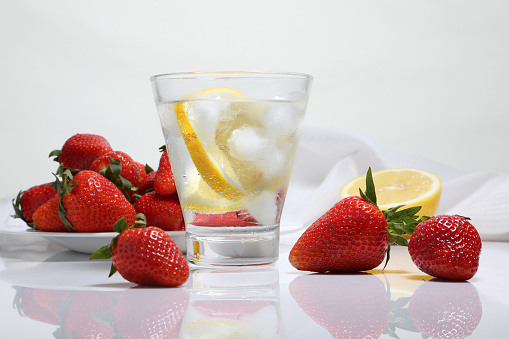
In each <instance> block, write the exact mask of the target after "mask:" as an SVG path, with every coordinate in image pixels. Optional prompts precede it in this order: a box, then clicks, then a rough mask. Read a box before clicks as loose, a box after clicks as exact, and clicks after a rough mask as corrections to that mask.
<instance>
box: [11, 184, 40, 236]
mask: <svg viewBox="0 0 509 339" xmlns="http://www.w3.org/2000/svg"><path fill="white" fill-rule="evenodd" d="M23 193H25V191H19V193H18V195H17V196H16V198H15V199H12V207H13V208H14V214H13V215H11V217H13V218H15V219H16V218H19V219H21V220H23V221H24V222H26V223H27V225H28V226H30V227H31V228H34V224H33V223H31V222H27V221H26V219H25V216H24V215H23V211H22V210H21V196H22V195H23Z"/></svg>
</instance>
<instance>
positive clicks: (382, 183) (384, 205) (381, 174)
mask: <svg viewBox="0 0 509 339" xmlns="http://www.w3.org/2000/svg"><path fill="white" fill-rule="evenodd" d="M372 174H373V181H374V183H375V190H376V196H377V205H378V207H379V208H380V209H382V210H385V209H388V208H391V207H395V206H398V205H405V206H406V207H412V206H421V207H422V208H421V210H420V211H419V212H418V214H419V215H421V216H423V215H425V216H430V217H431V216H433V215H435V213H436V211H437V209H438V205H439V203H440V195H441V191H442V184H441V180H440V178H439V177H438V176H436V175H435V174H433V173H430V172H428V171H423V170H420V169H414V168H391V169H385V170H381V171H375V172H373V173H372ZM359 188H360V189H361V190H362V191H364V190H365V189H366V176H365V175H363V176H360V177H357V178H354V179H352V180H350V181H349V182H347V183H346V184H345V185H343V187H342V188H341V189H340V191H339V198H340V199H343V198H345V197H347V196H351V195H359Z"/></svg>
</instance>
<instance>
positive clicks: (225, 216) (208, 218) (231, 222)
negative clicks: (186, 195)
mask: <svg viewBox="0 0 509 339" xmlns="http://www.w3.org/2000/svg"><path fill="white" fill-rule="evenodd" d="M192 224H193V225H195V226H253V225H256V220H254V219H253V218H252V217H251V216H250V215H249V214H247V213H245V212H236V211H232V212H225V213H219V214H205V213H195V215H194V218H193V222H192Z"/></svg>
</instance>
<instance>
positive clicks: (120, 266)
mask: <svg viewBox="0 0 509 339" xmlns="http://www.w3.org/2000/svg"><path fill="white" fill-rule="evenodd" d="M114 229H115V231H117V232H118V233H119V235H118V236H116V237H115V238H113V240H112V241H111V243H110V244H109V245H105V246H103V247H101V248H99V249H98V250H97V251H95V252H94V253H92V255H91V257H90V259H108V258H112V266H111V270H110V276H111V275H113V274H114V273H115V272H117V271H118V273H120V275H121V276H122V277H123V278H124V279H126V280H127V281H130V282H132V283H135V284H138V285H152V286H166V287H176V286H180V285H182V284H183V283H185V282H186V281H187V278H189V266H188V265H187V262H186V259H185V258H184V256H183V255H182V253H181V252H180V249H179V248H178V246H177V245H176V244H175V242H173V240H172V239H171V237H170V236H169V235H168V233H166V232H165V231H163V230H162V229H160V228H159V227H153V226H150V227H145V225H144V222H140V221H137V222H136V223H135V224H134V225H133V226H131V227H128V224H127V221H126V219H125V218H122V219H120V220H119V221H117V222H116V223H115V225H114Z"/></svg>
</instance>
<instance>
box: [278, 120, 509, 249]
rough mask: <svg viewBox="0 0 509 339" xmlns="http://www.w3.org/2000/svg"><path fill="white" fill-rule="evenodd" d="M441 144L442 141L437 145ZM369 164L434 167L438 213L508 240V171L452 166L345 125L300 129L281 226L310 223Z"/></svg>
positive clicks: (484, 234)
mask: <svg viewBox="0 0 509 339" xmlns="http://www.w3.org/2000/svg"><path fill="white" fill-rule="evenodd" d="M437 147H439V146H437ZM368 167H371V169H372V170H373V171H376V170H380V169H384V168H397V167H411V168H419V169H423V170H427V171H430V172H432V173H434V174H436V175H438V176H439V177H440V178H441V180H442V195H441V200H440V205H439V208H438V211H437V214H458V215H462V216H465V217H469V218H470V219H471V223H472V224H473V225H474V226H475V227H476V228H477V230H478V231H479V233H480V235H481V238H482V239H483V240H497V241H502V240H503V241H509V222H508V221H507V218H506V216H505V214H506V213H507V210H508V209H509V175H508V174H502V173H492V172H475V173H469V172H466V171H462V170H458V169H455V168H452V167H450V166H448V165H444V164H441V163H438V162H435V161H431V160H429V159H425V158H422V157H418V156H415V155H410V154H404V153H400V152H395V151H392V150H389V149H386V148H384V147H381V146H380V145H377V144H376V143H374V142H373V141H372V140H370V139H368V138H366V137H364V136H362V135H359V134H356V133H353V132H350V131H346V130H338V129H335V128H327V127H306V128H304V129H303V131H302V135H301V138H300V143H299V148H298V151H297V156H296V159H295V165H294V169H293V173H292V180H291V182H290V188H289V190H288V196H287V200H286V202H285V207H284V210H283V211H284V212H283V219H282V230H283V231H284V230H285V227H289V226H287V225H292V224H297V223H300V224H301V225H302V226H304V227H307V226H309V225H310V224H311V223H312V222H313V221H315V220H316V219H317V218H318V217H319V216H320V215H322V214H323V213H324V212H325V211H327V210H328V209H329V208H330V207H331V206H332V205H333V204H334V203H336V202H337V201H338V200H339V189H340V188H341V187H342V186H343V184H345V183H346V182H347V181H348V180H350V179H352V178H354V177H357V176H360V175H363V174H365V173H366V172H367V170H368Z"/></svg>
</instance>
